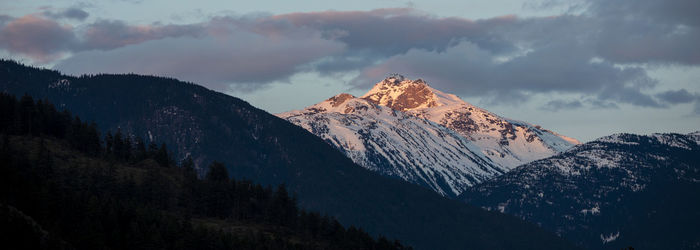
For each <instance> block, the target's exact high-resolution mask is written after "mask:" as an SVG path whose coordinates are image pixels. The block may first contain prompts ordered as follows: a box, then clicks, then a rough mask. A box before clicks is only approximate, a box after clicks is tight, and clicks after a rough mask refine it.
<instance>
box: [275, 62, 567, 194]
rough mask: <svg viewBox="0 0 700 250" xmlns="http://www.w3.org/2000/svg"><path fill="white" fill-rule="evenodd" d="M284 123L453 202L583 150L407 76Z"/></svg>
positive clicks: (363, 163) (357, 160)
mask: <svg viewBox="0 0 700 250" xmlns="http://www.w3.org/2000/svg"><path fill="white" fill-rule="evenodd" d="M277 116H279V117H281V118H284V119H286V120H288V121H290V122H292V123H294V124H296V125H298V126H301V127H303V128H304V129H306V130H308V131H310V132H312V133H313V134H315V135H317V136H319V137H321V138H323V139H324V140H326V141H327V142H328V143H329V144H331V145H333V146H334V147H336V148H337V149H339V150H340V151H342V152H343V153H345V155H347V156H348V157H349V158H350V159H352V160H353V161H354V162H355V163H357V164H359V165H361V166H363V167H365V168H367V169H370V170H372V171H376V172H379V173H381V174H383V175H388V176H394V177H398V178H401V179H403V180H406V181H409V182H411V183H416V184H419V185H422V186H425V187H427V188H430V189H432V190H434V191H436V192H438V193H439V194H442V195H445V196H448V197H455V196H456V195H458V194H460V193H461V192H462V191H464V190H465V189H466V188H468V187H469V186H472V185H474V184H477V183H479V182H481V181H484V180H487V179H489V178H492V177H494V176H498V175H500V174H502V173H505V172H507V171H508V170H510V169H512V168H513V167H515V166H517V165H520V164H522V163H526V162H529V161H532V160H536V159H541V158H544V157H548V156H551V155H554V154H556V153H558V152H561V151H563V150H565V149H568V148H569V147H571V146H572V145H574V144H577V143H578V141H576V140H574V139H571V138H568V137H565V136H561V135H558V134H555V133H554V132H551V131H548V130H544V129H542V128H540V127H538V126H534V125H531V124H528V123H525V122H519V121H513V120H508V119H505V118H501V117H499V116H497V115H494V114H492V113H490V112H488V111H486V110H483V109H481V108H478V107H476V106H473V105H471V104H468V103H466V102H464V101H462V100H461V99H459V98H458V97H456V96H455V95H451V94H446V93H443V92H441V91H439V90H436V89H433V88H432V87H430V86H428V85H427V84H426V83H425V82H424V81H423V80H420V79H418V80H415V81H412V80H408V79H405V78H404V77H403V76H400V75H395V76H392V77H389V78H387V79H385V80H383V81H382V82H379V83H377V84H376V85H375V86H374V87H373V88H372V89H371V90H370V91H369V92H367V93H366V94H365V95H364V96H363V97H361V98H356V97H354V96H351V95H349V94H340V95H337V96H334V97H332V98H330V99H328V100H325V101H323V102H321V103H318V104H315V105H312V106H309V107H307V108H305V109H303V110H295V111H290V112H285V113H281V114H277Z"/></svg>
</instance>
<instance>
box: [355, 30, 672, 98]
mask: <svg viewBox="0 0 700 250" xmlns="http://www.w3.org/2000/svg"><path fill="white" fill-rule="evenodd" d="M586 52H587V51H586V50H585V49H578V50H577V49H576V48H569V47H566V46H552V47H548V48H542V49H539V50H537V51H534V52H531V53H528V54H525V55H523V56H520V57H515V58H513V59H511V60H509V61H505V62H499V61H498V60H497V58H498V55H494V54H492V53H490V52H489V51H486V50H482V49H480V48H479V47H478V46H476V45H474V44H471V43H466V42H464V43H461V44H459V45H457V46H455V47H451V48H448V49H447V50H446V51H445V52H433V51H427V50H411V51H409V52H408V53H406V54H403V55H398V56H394V57H391V58H389V59H387V60H386V61H384V62H382V63H380V64H377V65H373V66H370V67H367V68H365V69H364V70H363V72H362V73H361V75H360V76H359V77H358V78H356V79H355V80H354V81H353V82H354V84H355V86H357V87H362V88H366V87H368V86H369V85H370V84H371V83H374V82H377V81H379V80H380V79H381V78H383V77H384V74H386V72H410V73H411V74H414V75H417V76H420V77H421V78H423V79H426V80H428V82H429V83H431V84H433V85H436V87H437V88H439V89H445V90H447V91H450V92H454V93H458V94H461V95H464V96H473V97H484V96H491V97H493V98H495V99H496V100H498V102H500V103H506V102H511V103H519V102H522V101H524V100H527V99H528V93H569V94H585V95H594V96H595V97H596V98H598V99H600V100H605V101H616V102H622V103H629V104H633V105H640V106H651V107H659V106H660V104H659V103H658V102H656V101H655V100H654V99H653V98H652V97H650V96H649V95H646V94H644V93H642V90H643V89H648V88H651V87H653V86H654V85H655V84H656V83H655V81H654V80H653V79H651V78H649V77H648V76H647V74H646V72H645V71H644V70H642V69H640V68H635V67H628V68H624V69H622V68H618V67H615V66H614V65H612V64H610V63H605V62H600V63H593V62H590V60H589V56H588V54H587V53H586Z"/></svg>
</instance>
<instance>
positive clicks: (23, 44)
mask: <svg viewBox="0 0 700 250" xmlns="http://www.w3.org/2000/svg"><path fill="white" fill-rule="evenodd" d="M76 42H77V38H76V36H75V34H74V31H73V28H72V27H70V26H67V25H61V24H59V23H57V22H56V21H53V20H49V19H45V18H42V17H39V16H34V15H27V16H23V17H21V18H17V19H14V20H12V21H9V22H7V23H6V24H5V26H4V27H2V28H1V29H0V48H3V49H6V50H8V51H10V52H13V53H21V54H24V55H27V56H29V57H31V58H33V59H35V60H37V61H41V62H48V61H51V60H53V59H56V58H57V57H58V56H59V55H60V54H61V53H63V52H66V51H69V50H71V49H72V48H73V46H75V44H76Z"/></svg>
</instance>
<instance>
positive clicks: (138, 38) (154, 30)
mask: <svg viewBox="0 0 700 250" xmlns="http://www.w3.org/2000/svg"><path fill="white" fill-rule="evenodd" d="M204 34H206V30H205V28H204V27H202V25H200V24H191V25H142V26H133V25H128V24H126V23H124V22H123V21H115V20H100V21H97V22H94V23H92V24H90V25H89V26H88V27H87V28H86V30H85V32H84V34H83V42H82V44H81V48H79V49H78V50H86V49H102V50H108V49H115V48H120V47H124V46H127V45H131V44H138V43H142V42H146V41H150V40H157V39H163V38H168V37H170V38H174V37H201V36H203V35H204Z"/></svg>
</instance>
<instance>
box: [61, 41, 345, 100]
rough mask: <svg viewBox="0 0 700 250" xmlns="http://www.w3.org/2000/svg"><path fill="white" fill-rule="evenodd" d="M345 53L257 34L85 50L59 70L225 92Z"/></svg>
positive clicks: (335, 46)
mask: <svg viewBox="0 0 700 250" xmlns="http://www.w3.org/2000/svg"><path fill="white" fill-rule="evenodd" d="M343 49H344V45H343V44H340V43H337V42H332V41H328V40H324V39H321V38H320V37H307V38H304V39H277V40H271V39H266V38H264V37H261V36H260V35H258V34H254V33H247V32H237V33H235V35H228V36H219V37H204V38H194V37H182V38H165V39H159V40H152V41H148V42H143V43H140V44H136V45H131V46H127V47H122V48H118V49H113V50H108V51H99V50H93V51H85V52H80V53H77V54H76V55H74V56H73V57H70V58H68V59H66V60H63V61H60V62H59V63H58V64H57V65H56V68H57V69H59V70H62V71H64V72H67V73H73V74H82V73H98V72H108V73H130V72H134V73H141V74H154V75H164V76H172V77H177V78H179V79H183V80H188V81H193V82H197V83H199V84H202V85H205V86H207V87H210V88H213V89H216V90H221V91H225V90H228V89H229V88H236V89H237V90H252V89H256V88H259V87H261V86H264V85H265V84H266V83H269V82H272V81H278V80H284V79H286V78H288V77H289V76H291V75H293V74H295V73H296V72H298V71H299V67H301V66H302V65H305V64H308V63H311V62H313V61H315V60H318V59H320V58H322V57H325V56H326V55H332V54H337V53H339V52H341V51H342V50H343ZM232 84H234V85H232Z"/></svg>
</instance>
